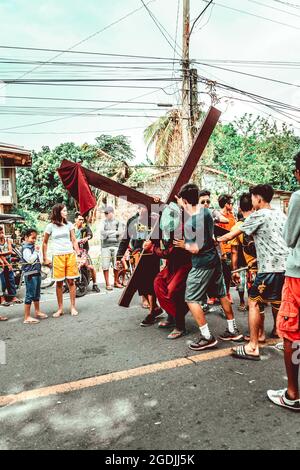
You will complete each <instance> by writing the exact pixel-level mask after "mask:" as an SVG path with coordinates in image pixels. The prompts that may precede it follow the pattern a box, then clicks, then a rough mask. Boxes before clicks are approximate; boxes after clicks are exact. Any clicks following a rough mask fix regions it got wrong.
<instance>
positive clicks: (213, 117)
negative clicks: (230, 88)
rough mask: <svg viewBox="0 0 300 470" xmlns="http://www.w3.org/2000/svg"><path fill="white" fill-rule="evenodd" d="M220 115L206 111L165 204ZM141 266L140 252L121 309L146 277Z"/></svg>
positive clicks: (189, 171)
mask: <svg viewBox="0 0 300 470" xmlns="http://www.w3.org/2000/svg"><path fill="white" fill-rule="evenodd" d="M220 115H221V112H220V111H219V110H218V109H216V108H213V107H211V108H210V110H209V111H208V113H207V115H206V118H205V119H204V121H203V124H202V126H201V128H200V129H199V131H198V133H197V135H196V137H195V140H194V143H193V145H192V147H191V149H190V151H189V153H188V155H187V157H186V159H185V162H184V163H183V166H182V169H181V171H180V173H179V175H178V177H177V179H176V181H175V183H174V185H173V187H172V189H171V191H170V193H169V195H168V199H167V201H166V202H167V203H170V202H171V201H173V200H174V199H175V195H176V194H177V193H178V192H179V189H180V188H181V186H182V185H184V184H185V183H188V181H189V180H190V178H191V176H192V174H193V172H194V170H195V168H196V166H197V163H198V161H199V160H200V158H201V156H202V154H203V151H204V149H205V147H206V145H207V143H208V140H209V138H210V136H211V134H212V132H213V130H214V128H215V127H216V125H217V122H218V120H219V117H220ZM143 264H144V263H143V252H142V255H141V257H140V259H139V261H138V263H137V266H136V268H135V270H134V272H133V273H132V276H131V278H130V279H129V282H128V284H127V286H126V288H125V289H124V291H123V293H122V296H121V298H120V301H119V305H120V306H121V307H129V305H130V302H131V300H132V298H133V296H134V294H135V292H136V284H137V279H138V278H139V277H140V276H145V275H147V273H144V272H143Z"/></svg>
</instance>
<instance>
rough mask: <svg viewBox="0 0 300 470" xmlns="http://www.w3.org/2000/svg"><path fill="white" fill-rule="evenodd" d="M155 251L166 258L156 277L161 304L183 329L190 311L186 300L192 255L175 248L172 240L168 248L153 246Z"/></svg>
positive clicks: (155, 284) (157, 294) (155, 283)
mask: <svg viewBox="0 0 300 470" xmlns="http://www.w3.org/2000/svg"><path fill="white" fill-rule="evenodd" d="M152 249H153V252H154V253H155V254H156V255H157V256H158V257H159V258H165V259H166V260H167V264H166V266H165V268H164V269H163V270H162V271H160V273H159V274H158V275H157V276H156V278H155V279H154V290H155V294H156V296H157V299H158V301H159V304H160V306H161V307H162V308H163V309H164V310H165V311H166V312H167V313H168V315H171V316H172V317H173V318H174V320H175V324H176V327H177V328H178V329H179V330H181V331H183V330H184V328H185V320H184V317H185V315H186V314H187V312H188V311H189V309H188V306H187V304H186V303H185V301H184V294H185V287H186V279H187V276H188V273H189V271H190V269H191V267H192V264H191V255H190V254H189V253H188V252H187V251H186V250H183V249H181V248H175V247H174V246H173V244H172V241H170V242H168V244H167V248H166V249H161V248H160V247H158V246H155V245H154V246H153V248H152Z"/></svg>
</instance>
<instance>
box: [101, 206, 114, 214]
mask: <svg viewBox="0 0 300 470" xmlns="http://www.w3.org/2000/svg"><path fill="white" fill-rule="evenodd" d="M103 212H104V214H111V213H112V212H114V208H113V207H112V206H106V207H104V209H103Z"/></svg>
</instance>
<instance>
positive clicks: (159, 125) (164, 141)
mask: <svg viewBox="0 0 300 470" xmlns="http://www.w3.org/2000/svg"><path fill="white" fill-rule="evenodd" d="M181 123H182V115H181V111H180V110H179V109H172V110H171V111H169V112H168V113H167V114H166V115H165V116H162V117H160V118H159V119H157V120H156V121H155V122H154V123H152V124H150V126H148V127H147V128H146V129H145V131H144V140H145V143H146V144H147V151H148V150H149V149H150V148H151V147H153V146H154V158H155V164H156V165H178V164H181V163H182V160H183V146H182V125H181Z"/></svg>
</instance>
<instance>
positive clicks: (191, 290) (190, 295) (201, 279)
mask: <svg viewBox="0 0 300 470" xmlns="http://www.w3.org/2000/svg"><path fill="white" fill-rule="evenodd" d="M206 295H208V297H216V298H219V299H220V298H222V297H226V286H225V281H224V276H223V271H222V266H221V264H218V265H217V266H216V267H215V268H213V269H203V268H194V267H193V268H192V269H191V270H190V272H189V275H188V278H187V281H186V290H185V301H186V302H190V303H199V304H200V303H201V301H203V299H204V298H205V296H206Z"/></svg>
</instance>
